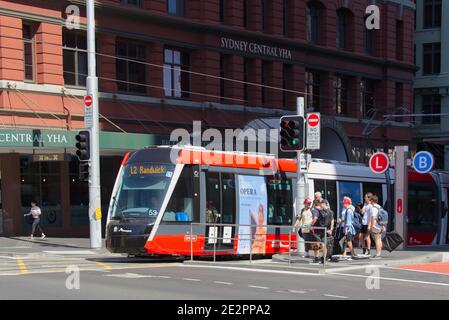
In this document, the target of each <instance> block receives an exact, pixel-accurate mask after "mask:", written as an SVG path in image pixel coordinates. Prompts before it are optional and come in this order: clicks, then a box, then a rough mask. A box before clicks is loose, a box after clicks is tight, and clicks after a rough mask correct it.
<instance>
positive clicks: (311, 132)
mask: <svg viewBox="0 0 449 320" xmlns="http://www.w3.org/2000/svg"><path fill="white" fill-rule="evenodd" d="M320 148H321V115H320V113H318V112H314V113H309V114H308V115H307V136H306V149H307V150H319V149H320Z"/></svg>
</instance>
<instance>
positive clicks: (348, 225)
mask: <svg viewBox="0 0 449 320" xmlns="http://www.w3.org/2000/svg"><path fill="white" fill-rule="evenodd" d="M343 211H344V213H342V216H344V235H345V238H346V244H347V247H348V249H349V252H350V253H351V258H355V257H356V254H355V252H354V245H353V243H352V241H353V240H354V237H355V234H356V232H355V228H354V226H353V221H354V211H355V208H354V206H353V205H352V200H351V198H349V197H344V198H343ZM343 257H346V249H345V250H344V251H343Z"/></svg>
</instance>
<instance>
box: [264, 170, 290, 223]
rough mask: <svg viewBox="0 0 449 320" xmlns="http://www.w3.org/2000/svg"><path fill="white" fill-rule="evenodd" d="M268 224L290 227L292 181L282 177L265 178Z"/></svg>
mask: <svg viewBox="0 0 449 320" xmlns="http://www.w3.org/2000/svg"><path fill="white" fill-rule="evenodd" d="M267 190H268V219H267V220H268V224H270V225H291V224H292V223H293V194H292V180H291V179H287V178H286V177H282V176H278V175H276V176H271V177H268V178H267Z"/></svg>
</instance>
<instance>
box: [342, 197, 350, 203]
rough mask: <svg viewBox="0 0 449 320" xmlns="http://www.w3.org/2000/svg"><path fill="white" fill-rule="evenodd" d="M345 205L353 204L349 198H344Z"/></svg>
mask: <svg viewBox="0 0 449 320" xmlns="http://www.w3.org/2000/svg"><path fill="white" fill-rule="evenodd" d="M343 204H352V200H351V198H349V197H344V198H343Z"/></svg>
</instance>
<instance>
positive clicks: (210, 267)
mask: <svg viewBox="0 0 449 320" xmlns="http://www.w3.org/2000/svg"><path fill="white" fill-rule="evenodd" d="M180 267H184V268H209V269H224V270H236V271H248V272H262V273H277V274H288V275H299V276H309V277H312V276H315V277H323V276H324V274H320V273H312V272H310V273H309V272H298V271H283V270H265V269H252V268H241V267H223V266H200V265H196V266H195V265H190V264H189V265H184V264H182V265H180Z"/></svg>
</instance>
